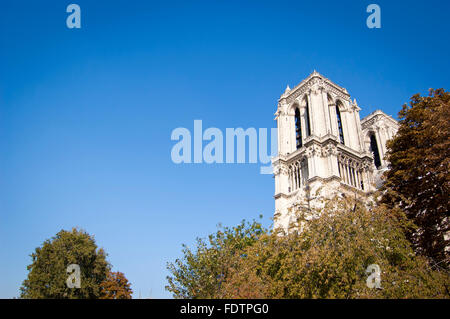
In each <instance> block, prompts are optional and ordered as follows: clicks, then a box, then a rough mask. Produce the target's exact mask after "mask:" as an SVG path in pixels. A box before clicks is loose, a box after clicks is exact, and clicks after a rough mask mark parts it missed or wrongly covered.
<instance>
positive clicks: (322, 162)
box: [272, 71, 398, 228]
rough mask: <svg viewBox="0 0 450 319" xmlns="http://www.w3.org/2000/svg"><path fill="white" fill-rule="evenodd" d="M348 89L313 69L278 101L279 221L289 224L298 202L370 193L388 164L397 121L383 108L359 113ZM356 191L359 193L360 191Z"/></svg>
mask: <svg viewBox="0 0 450 319" xmlns="http://www.w3.org/2000/svg"><path fill="white" fill-rule="evenodd" d="M360 110H361V109H360V108H359V107H358V105H357V103H356V100H353V101H352V100H351V99H350V94H349V93H348V92H347V90H346V89H345V88H343V87H340V86H339V85H337V84H335V83H333V82H331V81H330V80H328V79H327V78H325V77H323V76H322V75H320V74H319V73H318V72H316V71H314V72H313V73H312V74H311V75H309V76H308V77H307V78H306V79H305V80H303V81H302V82H301V83H300V84H299V85H297V86H296V87H295V88H293V89H290V88H289V86H288V87H287V88H286V91H285V92H284V93H283V94H282V95H281V97H280V99H279V101H278V108H277V111H276V113H275V115H276V118H275V119H276V121H277V127H278V156H277V157H275V158H273V160H272V165H273V171H274V177H275V225H274V226H275V227H276V228H277V227H287V225H288V224H289V222H290V221H291V216H292V212H293V210H291V209H292V208H294V209H295V207H296V206H298V205H307V206H311V205H315V204H318V203H319V199H320V198H330V197H332V196H333V195H335V194H339V193H341V194H342V193H344V194H351V195H360V196H365V195H367V194H368V193H371V192H373V191H374V190H375V189H376V187H377V184H379V175H380V173H381V172H382V171H383V170H384V169H386V167H387V163H386V161H385V160H384V155H385V153H386V141H387V140H388V139H390V138H392V136H393V135H394V134H395V133H396V131H397V128H398V124H397V122H396V121H395V120H394V119H393V118H392V117H390V116H388V115H386V114H385V113H383V112H382V111H375V112H374V113H372V114H370V115H369V116H367V117H366V118H364V119H362V120H361V119H360V116H359V111H360ZM355 193H356V194H355Z"/></svg>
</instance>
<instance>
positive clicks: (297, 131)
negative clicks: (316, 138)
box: [295, 107, 303, 149]
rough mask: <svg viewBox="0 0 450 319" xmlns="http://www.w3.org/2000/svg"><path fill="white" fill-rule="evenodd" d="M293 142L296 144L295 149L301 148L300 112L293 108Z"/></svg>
mask: <svg viewBox="0 0 450 319" xmlns="http://www.w3.org/2000/svg"><path fill="white" fill-rule="evenodd" d="M295 140H296V142H297V149H299V148H300V147H302V145H303V144H302V127H301V124H300V110H299V109H298V107H296V108H295Z"/></svg>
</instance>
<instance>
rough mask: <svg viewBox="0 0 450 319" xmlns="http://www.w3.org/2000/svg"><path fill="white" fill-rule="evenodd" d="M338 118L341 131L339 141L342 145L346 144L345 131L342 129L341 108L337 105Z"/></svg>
mask: <svg viewBox="0 0 450 319" xmlns="http://www.w3.org/2000/svg"><path fill="white" fill-rule="evenodd" d="M336 116H337V122H338V130H339V140H340V142H341V143H342V144H345V143H344V130H343V128H342V119H341V111H339V106H337V105H336Z"/></svg>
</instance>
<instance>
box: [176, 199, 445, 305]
mask: <svg viewBox="0 0 450 319" xmlns="http://www.w3.org/2000/svg"><path fill="white" fill-rule="evenodd" d="M296 215H297V219H296V220H295V222H293V223H292V224H291V225H290V228H289V231H287V232H285V231H283V230H276V231H273V232H269V231H267V230H266V229H263V228H260V227H258V228H257V229H258V232H257V233H255V232H254V229H255V227H254V226H255V223H254V224H245V223H242V224H241V225H240V226H239V231H237V232H235V231H233V228H228V229H227V231H225V232H221V231H219V232H218V235H217V234H216V235H214V236H212V237H210V238H212V240H210V245H206V243H204V242H203V241H200V242H199V243H200V245H199V247H197V250H196V252H195V253H194V252H192V251H190V250H187V249H186V248H185V249H184V258H183V260H184V262H181V261H180V260H178V261H177V263H175V264H171V265H170V268H169V269H170V270H171V272H172V274H174V278H176V279H177V280H176V283H177V284H176V285H174V282H173V280H174V278H169V283H170V284H169V287H168V288H169V291H172V292H173V293H174V296H175V297H177V298H444V297H449V293H448V289H449V285H450V281H449V275H448V273H446V272H444V271H437V270H433V269H431V268H430V267H429V265H428V263H427V261H426V260H425V259H424V258H423V257H420V256H416V255H415V254H414V251H413V250H412V248H411V244H410V242H409V241H408V240H407V239H406V237H405V234H404V232H405V229H408V228H410V227H411V223H410V222H409V221H408V220H407V219H406V217H405V216H404V214H403V212H402V211H401V210H400V209H398V208H395V209H390V208H388V207H386V206H385V205H370V206H369V207H367V205H366V204H363V203H361V202H358V201H356V200H355V199H348V198H344V199H342V198H335V199H333V200H331V201H328V202H326V203H324V207H323V208H322V209H308V210H307V209H300V210H299V211H297V212H296ZM300 229H301V231H300ZM233 234H239V235H238V236H235V235H233ZM242 234H247V235H246V236H243V235H242ZM251 234H254V235H253V236H252V235H251ZM217 237H218V238H230V239H232V240H230V241H226V240H216V238H217ZM236 242H240V243H242V242H245V244H239V245H235V243H236ZM225 252H226V253H225ZM219 256H220V257H219ZM222 258H223V259H222ZM373 264H376V265H378V266H379V267H380V269H381V274H380V276H381V289H376V288H369V287H368V286H367V283H366V281H367V278H368V276H369V274H367V273H366V270H367V267H368V266H369V265H373ZM219 265H220V266H219ZM216 266H218V267H217V268H216ZM171 280H172V281H171ZM180 292H181V293H180Z"/></svg>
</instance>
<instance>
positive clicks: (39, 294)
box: [20, 228, 110, 299]
mask: <svg viewBox="0 0 450 319" xmlns="http://www.w3.org/2000/svg"><path fill="white" fill-rule="evenodd" d="M30 256H31V258H32V263H31V264H30V265H29V266H28V267H27V269H28V271H29V273H28V276H27V279H25V280H24V282H23V284H22V287H21V288H20V290H21V298H32V299H41V298H57V299H59V298H70V299H83V298H99V297H100V284H101V283H102V282H103V281H104V280H105V279H106V276H107V273H108V272H109V269H110V265H109V263H108V262H107V260H106V253H105V252H104V250H103V249H101V248H97V245H96V243H95V240H94V238H93V237H92V236H90V235H89V234H88V233H86V232H85V231H83V230H78V229H75V228H73V229H72V230H71V231H65V230H61V231H60V232H58V233H57V234H56V236H54V237H52V238H51V239H47V240H46V241H45V242H44V243H43V244H42V246H41V247H37V248H36V250H35V252H34V253H32V254H31V255H30ZM71 264H77V265H79V266H80V275H81V276H80V279H81V288H69V287H68V285H67V279H68V277H69V275H70V274H68V273H67V267H68V266H69V265H71Z"/></svg>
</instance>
